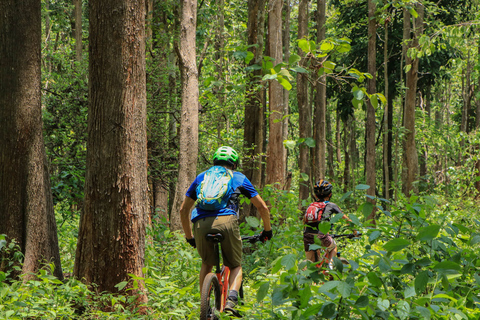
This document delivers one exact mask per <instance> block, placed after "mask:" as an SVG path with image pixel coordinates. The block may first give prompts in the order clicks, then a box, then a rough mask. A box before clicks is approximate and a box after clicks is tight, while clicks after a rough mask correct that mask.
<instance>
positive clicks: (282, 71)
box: [278, 69, 293, 81]
mask: <svg viewBox="0 0 480 320" xmlns="http://www.w3.org/2000/svg"><path fill="white" fill-rule="evenodd" d="M278 74H280V75H282V76H284V77H285V78H287V79H288V80H290V81H291V80H293V77H292V75H291V74H290V72H288V70H287V69H282V70H280V71H279V72H278Z"/></svg>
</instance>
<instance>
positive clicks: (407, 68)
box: [405, 64, 412, 73]
mask: <svg viewBox="0 0 480 320" xmlns="http://www.w3.org/2000/svg"><path fill="white" fill-rule="evenodd" d="M410 69H412V65H411V64H407V65H406V66H405V73H408V71H410Z"/></svg>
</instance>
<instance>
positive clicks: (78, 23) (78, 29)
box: [73, 0, 83, 61]
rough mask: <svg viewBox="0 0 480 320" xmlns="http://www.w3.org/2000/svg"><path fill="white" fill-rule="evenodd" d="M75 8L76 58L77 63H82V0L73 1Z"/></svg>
mask: <svg viewBox="0 0 480 320" xmlns="http://www.w3.org/2000/svg"><path fill="white" fill-rule="evenodd" d="M73 2H74V6H75V30H74V35H75V56H76V60H77V61H82V57H83V50H82V48H83V46H82V0H73Z"/></svg>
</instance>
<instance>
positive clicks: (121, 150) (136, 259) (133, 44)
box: [74, 0, 149, 304]
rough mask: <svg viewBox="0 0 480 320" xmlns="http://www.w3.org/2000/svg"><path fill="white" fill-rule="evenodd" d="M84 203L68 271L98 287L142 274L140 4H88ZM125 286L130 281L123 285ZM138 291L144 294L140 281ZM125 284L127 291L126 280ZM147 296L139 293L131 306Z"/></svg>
mask: <svg viewBox="0 0 480 320" xmlns="http://www.w3.org/2000/svg"><path fill="white" fill-rule="evenodd" d="M89 4H90V8H89V12H90V41H89V43H90V48H89V51H90V54H89V57H90V67H89V96H90V104H89V110H88V132H89V134H88V139H87V150H88V151H87V171H86V178H85V208H84V212H83V214H82V215H81V218H80V230H79V234H78V245H77V252H76V257H75V266H74V274H75V276H76V277H77V278H79V279H84V280H85V281H86V282H87V283H89V284H93V283H94V284H95V285H96V287H95V289H96V290H98V291H99V292H102V291H108V292H117V291H118V289H117V288H116V287H115V286H116V285H117V284H118V283H119V282H122V281H129V280H130V274H133V275H135V276H137V277H143V272H142V268H143V267H144V253H145V224H146V220H147V217H148V212H149V210H148V182H147V130H146V116H147V115H146V71H145V2H144V0H122V1H119V0H92V1H90V3H89ZM130 283H131V282H130ZM138 283H139V287H138V290H126V291H125V293H126V294H130V295H137V294H139V293H140V292H144V291H145V288H144V284H143V281H139V282H138ZM126 288H132V285H131V284H129V285H128V286H127V287H126ZM146 300H147V296H146V295H145V294H139V295H138V297H137V301H136V302H137V304H140V303H144V302H146Z"/></svg>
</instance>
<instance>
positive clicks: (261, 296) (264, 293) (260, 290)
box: [257, 282, 270, 302]
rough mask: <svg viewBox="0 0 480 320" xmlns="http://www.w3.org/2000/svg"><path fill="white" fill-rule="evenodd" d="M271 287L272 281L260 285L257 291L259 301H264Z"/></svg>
mask: <svg viewBox="0 0 480 320" xmlns="http://www.w3.org/2000/svg"><path fill="white" fill-rule="evenodd" d="M269 288H270V282H264V283H262V284H261V285H260V288H258V291H257V302H261V301H263V299H264V298H265V297H266V296H267V293H268V289H269Z"/></svg>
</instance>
